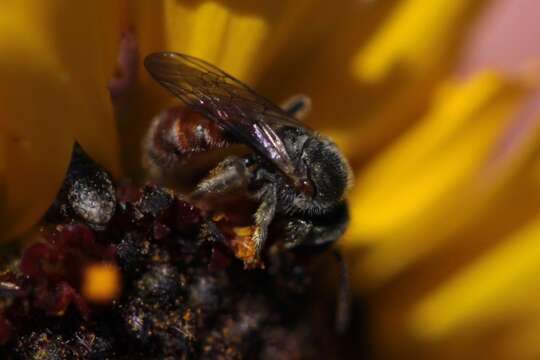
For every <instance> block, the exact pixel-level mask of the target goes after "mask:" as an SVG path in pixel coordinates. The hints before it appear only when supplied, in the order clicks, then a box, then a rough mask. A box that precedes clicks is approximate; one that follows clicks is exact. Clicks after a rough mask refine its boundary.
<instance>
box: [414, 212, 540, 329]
mask: <svg viewBox="0 0 540 360" xmlns="http://www.w3.org/2000/svg"><path fill="white" fill-rule="evenodd" d="M539 237H540V220H539V219H536V220H535V221H533V222H532V223H531V224H529V225H528V226H526V227H525V228H523V229H521V230H519V231H517V232H516V233H515V234H514V235H513V236H512V237H511V238H509V239H508V240H507V241H505V242H504V243H503V244H501V245H499V246H497V247H496V248H494V249H493V250H491V251H489V252H488V253H487V254H486V255H484V256H482V257H481V258H480V259H479V260H477V261H476V262H474V263H473V264H471V265H470V266H468V267H466V268H465V269H463V270H462V271H461V272H460V273H459V274H457V275H456V276H455V277H454V278H452V279H451V280H450V281H448V282H447V283H445V284H444V285H443V286H441V287H440V288H439V289H437V290H436V291H434V292H433V293H432V294H430V296H428V297H427V298H426V299H425V300H423V301H422V302H421V303H420V304H419V305H418V306H417V307H416V309H414V311H413V313H412V316H411V320H410V325H411V329H412V331H413V332H414V334H416V335H417V336H419V337H421V338H428V339H432V340H437V339H439V338H441V337H446V336H450V335H452V334H454V333H455V332H456V331H466V330H467V329H470V328H477V327H484V328H485V327H489V326H490V324H493V323H495V322H499V321H501V320H503V319H505V318H506V319H508V318H511V317H512V316H514V317H515V316H516V315H519V314H526V313H528V312H530V311H531V310H532V309H536V311H539V310H540V305H538V304H539V300H540V286H539V285H538V277H539V276H540V268H539V267H538V264H539V263H540V243H539V242H538V238H539Z"/></svg>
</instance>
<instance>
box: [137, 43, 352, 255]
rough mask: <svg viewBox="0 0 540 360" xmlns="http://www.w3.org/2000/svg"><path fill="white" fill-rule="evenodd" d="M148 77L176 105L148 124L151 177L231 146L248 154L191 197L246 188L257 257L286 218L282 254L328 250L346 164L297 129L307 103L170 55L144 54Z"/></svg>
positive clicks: (322, 141) (342, 205) (330, 147)
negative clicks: (253, 206)
mask: <svg viewBox="0 0 540 360" xmlns="http://www.w3.org/2000/svg"><path fill="white" fill-rule="evenodd" d="M144 65H145V67H146V69H147V70H148V72H149V73H150V74H151V76H152V77H153V78H154V79H155V80H156V81H157V82H158V83H159V84H161V85H162V86H163V87H164V88H165V89H167V90H168V91H169V92H170V93H171V94H173V95H174V96H176V97H177V98H178V99H180V100H181V102H182V104H183V106H181V107H174V108H171V109H168V110H165V111H164V112H162V113H161V114H160V115H158V116H157V117H156V118H154V120H153V121H152V123H151V125H150V127H149V130H148V132H147V135H146V137H145V140H144V148H145V149H144V151H143V153H144V162H145V164H146V167H147V168H148V169H149V170H150V172H151V173H153V174H154V175H157V176H159V175H162V174H164V173H166V172H168V171H170V170H173V169H176V168H178V167H179V166H181V165H182V164H185V162H186V160H187V159H189V158H190V157H191V156H192V155H194V154H197V153H202V152H206V151H209V150H214V149H221V148H225V147H227V146H229V145H231V144H238V143H240V144H244V145H247V146H248V147H249V148H250V149H251V150H253V151H252V152H250V153H249V154H247V155H244V156H229V157H227V158H225V159H224V160H223V161H222V162H220V163H219V164H218V165H217V166H216V167H215V168H214V169H213V170H212V171H210V173H209V175H207V176H206V177H205V178H203V180H201V181H200V182H199V183H198V185H197V186H196V188H195V190H194V191H193V193H192V194H191V195H192V196H193V197H195V198H200V197H205V196H210V195H212V196H214V195H219V194H224V193H228V192H231V191H234V190H239V189H245V190H246V191H247V192H248V195H249V196H250V197H251V198H253V199H254V200H255V201H256V203H257V204H258V208H257V210H256V211H255V213H254V215H253V221H254V231H253V235H252V240H253V243H254V244H255V250H256V254H257V255H259V254H260V253H261V250H262V249H263V248H264V245H265V241H266V239H267V236H268V229H269V226H270V224H271V223H272V222H273V220H274V219H275V218H277V217H279V218H283V219H285V221H284V224H285V225H284V227H285V230H286V231H284V234H285V235H284V236H283V237H282V238H283V243H284V244H285V247H286V248H296V247H300V246H321V245H329V244H332V243H334V242H335V241H336V240H338V239H339V238H340V237H341V235H342V234H343V233H344V231H345V229H346V227H347V224H348V208H347V203H346V200H345V194H346V191H347V189H348V187H349V186H350V184H351V181H352V173H351V171H350V167H349V164H348V163H347V160H346V159H345V158H344V156H343V155H342V154H341V152H340V150H339V149H338V147H337V146H336V144H335V143H333V142H332V141H331V140H330V139H329V138H327V137H325V136H323V135H321V134H318V133H317V132H315V131H314V130H312V129H310V128H309V127H307V126H306V125H304V124H302V123H301V122H300V121H299V120H298V119H297V116H298V115H299V114H300V113H301V112H302V111H304V110H305V108H306V100H305V98H302V97H300V98H297V99H296V100H294V101H291V102H289V103H288V104H287V105H286V106H284V107H279V106H277V105H275V104H273V103H272V102H271V101H270V100H268V99H266V98H265V97H263V96H262V95H259V94H258V93H256V92H255V91H254V90H252V89H251V88H250V87H248V86H247V85H245V84H243V83H242V82H240V81H239V80H237V79H235V78H234V77H232V76H231V75H229V74H227V73H226V72H224V71H222V70H220V69H218V68H217V67H215V66H213V65H211V64H209V63H207V62H205V61H203V60H200V59H198V58H195V57H192V56H188V55H185V54H179V53H174V52H159V53H153V54H150V55H148V56H147V57H146V58H145V61H144Z"/></svg>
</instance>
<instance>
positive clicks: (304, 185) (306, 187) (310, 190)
mask: <svg viewBox="0 0 540 360" xmlns="http://www.w3.org/2000/svg"><path fill="white" fill-rule="evenodd" d="M295 187H296V188H297V189H298V191H300V192H302V193H304V194H306V195H308V196H313V195H314V194H315V188H314V187H313V184H312V183H311V181H309V180H308V179H299V180H298V181H297V182H296V184H295Z"/></svg>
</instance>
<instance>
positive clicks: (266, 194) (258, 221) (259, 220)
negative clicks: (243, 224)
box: [252, 182, 277, 255]
mask: <svg viewBox="0 0 540 360" xmlns="http://www.w3.org/2000/svg"><path fill="white" fill-rule="evenodd" d="M256 196H257V198H258V199H260V200H261V203H260V205H259V207H258V209H257V211H256V212H255V215H254V220H255V231H254V232H253V235H252V239H253V241H254V242H255V251H256V253H257V255H259V254H260V253H261V250H262V248H263V247H264V243H265V241H266V237H267V235H268V227H269V226H270V223H271V222H272V220H273V219H274V215H275V213H276V205H277V189H276V185H275V183H274V182H268V183H266V184H265V185H263V186H262V188H261V189H260V190H259V191H258V192H257V194H256Z"/></svg>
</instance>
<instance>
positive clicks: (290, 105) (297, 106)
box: [281, 94, 311, 120]
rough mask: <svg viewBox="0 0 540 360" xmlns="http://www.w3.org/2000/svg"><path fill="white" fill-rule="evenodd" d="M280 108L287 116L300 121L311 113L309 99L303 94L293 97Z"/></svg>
mask: <svg viewBox="0 0 540 360" xmlns="http://www.w3.org/2000/svg"><path fill="white" fill-rule="evenodd" d="M281 108H282V109H283V110H284V111H285V112H286V113H287V114H288V115H290V116H292V117H294V118H296V119H298V120H302V119H304V118H305V117H306V116H307V115H308V114H309V112H310V111H311V99H310V98H309V97H308V96H306V95H303V94H298V95H293V96H291V97H290V98H288V99H287V100H285V102H283V103H282V104H281Z"/></svg>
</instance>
